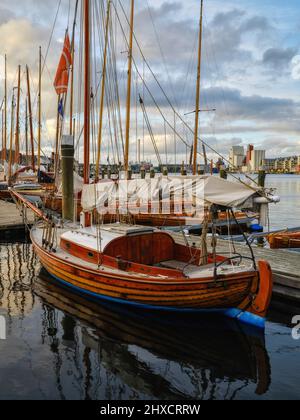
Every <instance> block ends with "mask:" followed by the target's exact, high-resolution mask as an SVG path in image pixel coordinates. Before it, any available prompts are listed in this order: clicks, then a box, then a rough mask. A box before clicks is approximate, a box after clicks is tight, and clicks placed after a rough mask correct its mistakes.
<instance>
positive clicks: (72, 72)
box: [69, 0, 78, 136]
mask: <svg viewBox="0 0 300 420" xmlns="http://www.w3.org/2000/svg"><path fill="white" fill-rule="evenodd" d="M77 11H78V0H76V6H75V16H74V21H73V32H72V43H71V56H72V68H71V69H70V72H71V95H70V132H69V134H70V136H72V135H73V134H74V129H73V125H74V126H75V124H74V120H73V105H74V57H75V28H76V20H77Z"/></svg>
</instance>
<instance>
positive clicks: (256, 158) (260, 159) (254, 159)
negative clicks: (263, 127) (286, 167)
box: [249, 149, 266, 172]
mask: <svg viewBox="0 0 300 420" xmlns="http://www.w3.org/2000/svg"><path fill="white" fill-rule="evenodd" d="M265 158H266V151H265V150H254V149H253V150H252V151H251V159H250V162H249V169H250V171H252V172H257V171H258V170H259V168H260V167H261V166H262V165H263V163H264V161H265Z"/></svg>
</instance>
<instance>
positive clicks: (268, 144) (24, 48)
mask: <svg viewBox="0 0 300 420" xmlns="http://www.w3.org/2000/svg"><path fill="white" fill-rule="evenodd" d="M97 1H99V0H97ZM93 2H95V0H92V3H93ZM121 3H122V4H123V6H124V10H125V11H126V12H127V13H128V11H129V1H128V0H121ZM58 4H59V0H51V1H50V0H43V1H37V0H23V1H22V2H20V1H17V0H0V39H1V44H0V55H1V59H0V76H1V77H2V79H1V81H0V82H1V86H0V101H2V97H3V56H4V54H7V57H8V79H9V90H10V92H11V90H12V87H13V86H15V85H16V74H17V66H18V64H21V65H22V91H26V85H25V74H24V69H25V65H26V64H28V65H29V67H30V71H31V82H32V89H33V90H34V92H36V86H37V69H38V48H39V45H41V46H42V50H43V57H46V65H45V69H44V73H43V144H44V148H45V150H46V152H49V151H50V150H51V147H52V144H53V143H54V138H55V127H56V101H57V98H56V94H55V91H54V88H53V80H54V75H55V71H56V67H57V64H58V61H59V57H60V53H61V49H62V42H63V38H64V33H65V29H66V27H67V26H68V25H69V27H71V25H72V19H73V15H74V4H75V1H74V0H61V4H60V8H59V13H58V16H57V19H56V20H55V17H56V12H57V9H58ZM199 16H200V0H185V1H184V2H183V1H177V0H174V1H173V0H167V1H163V0H136V9H135V35H136V37H137V40H138V42H139V44H140V46H141V48H142V50H143V53H144V55H145V57H146V59H147V62H148V63H149V65H150V66H151V68H152V70H153V71H154V73H155V75H156V76H157V78H158V80H159V81H160V84H161V86H162V87H163V89H164V91H165V92H166V95H167V96H168V97H169V99H170V101H171V102H172V104H173V105H174V107H175V109H176V111H177V112H178V113H179V114H180V115H181V117H182V119H183V120H184V121H185V122H186V123H187V124H189V125H190V126H191V127H193V126H194V115H193V114H189V115H185V114H186V113H188V112H192V111H193V110H194V109H195V86H196V59H197V36H198V30H199ZM54 22H55V26H54V30H53V35H52V29H53V25H54ZM79 26H80V24H79V23H78V26H77V27H79ZM125 26H126V25H125ZM125 32H126V33H127V32H128V31H127V30H125ZM51 35H52V36H51ZM118 37H119V38H120V48H116V52H117V63H118V72H119V75H120V80H121V81H120V84H121V85H122V86H121V87H120V93H121V107H122V115H123V114H124V110H123V104H124V101H125V87H124V86H125V83H124V82H125V79H126V77H125V76H126V54H124V50H123V51H122V49H121V46H122V45H123V47H124V46H125V45H126V44H125V43H124V40H123V41H122V39H121V38H122V36H121V35H120V31H119V33H118ZM50 39H51V43H50V46H49V40H50ZM122 43H123V44H122ZM48 47H49V48H48ZM202 48H203V49H202V73H201V109H202V110H210V109H216V111H215V112H205V113H204V112H203V113H201V114H200V135H201V138H202V139H203V140H204V141H205V142H206V143H207V144H208V145H210V146H211V147H213V148H214V149H215V150H217V151H218V152H219V153H221V154H224V155H225V156H228V153H229V149H230V147H231V146H232V145H245V146H246V145H247V144H249V143H253V144H254V145H255V147H257V148H260V149H261V148H262V149H266V151H267V157H269V158H272V157H278V156H291V155H300V136H299V133H300V101H299V95H300V2H299V1H297V0H286V1H285V2H282V1H281V0H251V1H250V0H239V1H235V0H226V2H225V1H222V0H204V28H203V47H202ZM125 49H126V48H125ZM134 56H135V57H136V61H137V65H138V66H139V70H140V71H141V63H142V61H141V59H140V55H139V52H138V49H137V47H136V45H135V47H134ZM95 63H96V64H95V66H96V67H97V66H98V67H97V68H98V72H97V71H96V72H95V80H94V84H95V89H96V86H97V85H98V84H99V80H98V81H97V80H96V79H97V74H100V76H99V77H101V57H100V58H99V59H98V61H97V60H96V59H95ZM97 63H98V64H97ZM78 77H79V76H77V78H78ZM145 78H146V80H147V84H148V86H149V87H150V88H151V92H153V95H154V97H155V100H156V103H157V104H158V105H159V107H160V109H161V110H162V111H163V112H164V113H165V115H166V116H167V118H168V120H172V118H174V117H172V111H170V106H169V103H168V102H167V101H166V99H165V97H164V95H163V94H162V92H161V89H160V88H159V87H158V86H157V84H156V83H155V82H154V79H153V78H152V77H151V76H150V75H148V74H147V75H146V76H145ZM78 83H79V82H78ZM137 86H138V87H137V88H136V91H137V92H138V91H140V90H141V88H140V87H139V86H140V85H138V82H137ZM139 93H140V92H139ZM9 99H10V98H9ZM24 101H25V99H24ZM33 102H34V110H36V107H35V104H36V96H35V95H33ZM133 102H134V101H133ZM147 107H148V110H149V119H150V121H151V125H152V129H153V133H154V137H155V139H156V142H157V144H158V148H159V151H160V152H161V154H162V155H163V156H164V155H166V156H165V157H163V159H164V158H165V159H166V160H168V161H172V160H174V158H175V155H174V153H175V152H174V149H175V150H176V153H177V156H176V159H178V161H179V160H186V159H187V149H186V146H185V145H184V144H183V143H182V142H181V140H180V138H179V137H183V138H184V139H185V140H186V142H187V143H188V144H191V142H192V137H191V135H190V134H189V133H186V130H185V129H184V127H183V125H182V123H181V122H180V119H179V118H177V121H175V123H176V124H177V125H176V126H177V131H178V134H179V135H178V136H177V137H176V136H175V137H174V134H173V133H172V132H170V131H168V132H167V135H166V137H165V127H164V124H163V121H162V120H161V118H160V117H159V115H158V112H157V110H156V109H155V106H153V103H151V101H150V100H149V98H147ZM97 109H98V108H97V107H96V111H97ZM35 112H36V111H35ZM136 112H138V116H137V117H135V116H134V114H135V109H134V105H133V106H132V115H133V118H132V119H133V120H134V119H135V118H136V121H134V122H133V125H132V127H133V128H132V130H131V160H134V158H135V153H136V136H138V137H140V136H141V135H142V133H141V130H142V122H141V120H142V116H141V110H139V111H136ZM123 120H124V118H123ZM21 123H22V122H21ZM123 123H124V121H123ZM135 125H136V126H137V127H135ZM35 128H36V125H35ZM143 135H144V137H145V141H144V143H143V144H144V146H143V147H144V153H145V157H146V158H148V159H152V160H155V154H154V150H153V145H152V142H151V139H150V136H149V134H148V133H147V134H146V135H145V134H143ZM165 143H167V148H166V146H165ZM166 149H167V151H166ZM112 152H113V151H112V149H111V150H110V151H109V139H107V147H106V146H105V151H104V153H103V157H102V159H103V160H104V161H105V159H107V154H109V153H112ZM209 155H210V156H211V157H212V158H214V156H215V155H214V154H213V153H212V152H211V153H210V152H209Z"/></svg>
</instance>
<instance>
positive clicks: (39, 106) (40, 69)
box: [37, 47, 42, 175]
mask: <svg viewBox="0 0 300 420" xmlns="http://www.w3.org/2000/svg"><path fill="white" fill-rule="evenodd" d="M38 102H39V104H38V108H39V110H38V158H37V170H38V175H39V171H40V168H41V128H42V47H40V48H39V95H38Z"/></svg>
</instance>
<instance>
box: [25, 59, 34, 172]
mask: <svg viewBox="0 0 300 420" xmlns="http://www.w3.org/2000/svg"><path fill="white" fill-rule="evenodd" d="M26 75H27V95H28V111H29V127H30V141H31V165H32V170H33V171H35V161H34V135H33V122H32V108H31V93H30V79H29V68H28V66H26Z"/></svg>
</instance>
